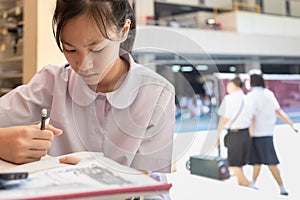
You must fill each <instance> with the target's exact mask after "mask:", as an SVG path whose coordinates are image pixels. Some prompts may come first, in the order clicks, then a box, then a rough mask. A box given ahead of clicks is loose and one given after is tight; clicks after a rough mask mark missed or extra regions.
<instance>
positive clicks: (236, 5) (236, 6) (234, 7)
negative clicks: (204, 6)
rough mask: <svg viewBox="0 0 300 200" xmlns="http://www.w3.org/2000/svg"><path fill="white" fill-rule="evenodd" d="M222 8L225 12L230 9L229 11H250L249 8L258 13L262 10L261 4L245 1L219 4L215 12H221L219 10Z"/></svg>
mask: <svg viewBox="0 0 300 200" xmlns="http://www.w3.org/2000/svg"><path fill="white" fill-rule="evenodd" d="M220 10H222V11H223V12H224V11H225V10H228V12H231V11H240V10H241V11H249V10H254V11H255V12H256V13H260V12H261V8H260V5H258V4H249V3H245V2H233V3H230V4H226V5H223V6H219V7H216V8H214V14H215V15H217V14H218V13H219V11H220Z"/></svg>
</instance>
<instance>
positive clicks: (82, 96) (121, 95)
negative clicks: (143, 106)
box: [68, 54, 141, 109]
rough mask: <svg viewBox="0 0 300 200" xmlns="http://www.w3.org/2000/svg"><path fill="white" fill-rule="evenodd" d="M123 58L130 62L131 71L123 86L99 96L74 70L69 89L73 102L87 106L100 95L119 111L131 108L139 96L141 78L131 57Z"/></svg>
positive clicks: (127, 55)
mask: <svg viewBox="0 0 300 200" xmlns="http://www.w3.org/2000/svg"><path fill="white" fill-rule="evenodd" d="M122 57H123V58H124V59H125V60H127V61H128V62H129V66H130V67H129V71H128V72H127V75H126V78H125V79H124V82H123V83H122V85H121V86H120V87H119V88H118V89H116V90H114V91H112V92H109V93H105V94H99V93H96V92H94V91H93V90H91V89H90V88H89V86H88V85H87V84H86V83H85V82H84V80H83V79H82V78H81V77H80V76H79V75H78V74H76V73H75V72H74V71H73V70H72V72H71V76H70V81H69V86H68V89H69V94H70V96H71V98H72V99H73V101H74V102H75V103H77V104H78V105H81V106H87V105H90V104H91V103H93V102H94V101H95V99H96V98H97V96H98V95H105V96H106V97H107V100H108V102H109V103H110V104H111V106H113V107H115V108H118V109H124V108H127V107H129V106H130V105H131V104H132V102H133V101H134V99H135V98H136V96H137V94H138V91H139V87H140V83H141V76H140V74H139V73H137V72H138V71H139V70H138V68H139V65H138V64H136V63H135V62H134V60H133V58H132V57H131V55H129V54H125V55H123V56H122Z"/></svg>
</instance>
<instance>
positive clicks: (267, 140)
mask: <svg viewBox="0 0 300 200" xmlns="http://www.w3.org/2000/svg"><path fill="white" fill-rule="evenodd" d="M250 86H251V91H250V92H249V93H248V94H247V96H248V100H249V102H250V104H251V107H252V109H253V114H254V117H253V120H252V121H253V126H251V128H250V135H251V136H252V141H251V147H250V155H249V163H248V164H250V165H252V166H253V177H252V181H251V187H255V183H256V181H257V178H258V176H259V173H260V170H261V165H267V166H268V167H269V170H270V171H271V173H272V175H273V177H274V178H275V180H276V182H277V183H278V185H279V188H280V194H281V195H288V192H287V190H286V189H285V187H284V185H283V181H282V178H281V175H280V171H279V169H278V167H277V165H278V164H279V160H278V157H277V154H276V151H275V148H274V144H273V134H274V127H275V123H276V119H277V116H278V117H279V118H280V119H281V120H282V121H284V122H285V123H287V124H288V125H290V126H291V128H292V129H293V130H294V131H295V132H298V130H297V129H296V128H295V127H294V125H293V122H292V121H291V119H290V118H289V117H288V115H287V114H286V113H285V112H284V111H283V110H282V109H281V108H280V105H279V103H278V101H277V99H276V97H275V95H274V93H273V92H272V91H270V90H269V89H267V88H266V87H265V80H264V78H263V76H262V75H261V74H252V75H250Z"/></svg>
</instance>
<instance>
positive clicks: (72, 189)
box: [0, 152, 170, 199]
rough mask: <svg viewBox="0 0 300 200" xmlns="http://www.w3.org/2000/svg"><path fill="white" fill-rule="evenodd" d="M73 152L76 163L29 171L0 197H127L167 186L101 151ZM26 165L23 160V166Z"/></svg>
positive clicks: (165, 188) (0, 192)
mask: <svg viewBox="0 0 300 200" xmlns="http://www.w3.org/2000/svg"><path fill="white" fill-rule="evenodd" d="M77 155H78V156H82V160H81V161H80V162H79V164H77V165H65V166H61V165H59V166H60V167H55V168H52V169H46V170H38V171H35V172H34V173H32V174H30V176H29V178H27V179H25V180H21V181H19V182H18V185H17V186H16V184H15V183H14V184H15V185H9V184H8V185H5V187H4V188H5V189H2V190H0V199H22V198H24V197H25V196H26V198H39V199H40V198H44V197H49V196H51V198H52V197H53V198H65V197H80V196H89V195H99V196H107V195H108V196H111V195H118V197H120V196H124V197H126V198H127V197H130V196H133V195H136V194H160V193H163V192H166V191H167V190H168V189H169V188H170V185H169V184H165V183H161V182H158V181H156V180H154V179H152V178H150V177H149V176H147V175H146V174H144V173H143V172H140V171H138V170H135V169H132V168H130V167H126V166H123V165H120V164H119V163H117V162H115V161H113V160H111V159H108V158H105V157H103V154H99V153H91V152H89V153H78V154H77ZM53 159H55V158H49V159H45V160H41V161H39V162H40V163H43V165H44V164H46V163H52V162H53V163H55V162H54V161H53ZM28 166H29V165H27V164H26V166H25V167H26V169H27V168H28ZM30 166H32V165H30ZM56 166H58V165H56ZM44 167H45V166H44ZM15 169H16V167H15ZM18 169H21V166H18ZM35 170H36V169H35ZM121 194H122V195H121Z"/></svg>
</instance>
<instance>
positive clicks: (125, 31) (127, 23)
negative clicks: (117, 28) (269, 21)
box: [120, 19, 131, 42]
mask: <svg viewBox="0 0 300 200" xmlns="http://www.w3.org/2000/svg"><path fill="white" fill-rule="evenodd" d="M130 25H131V21H130V19H126V20H125V24H124V26H123V29H122V30H121V33H120V34H121V41H122V42H124V41H125V40H126V39H127V36H128V32H129V30H130Z"/></svg>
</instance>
